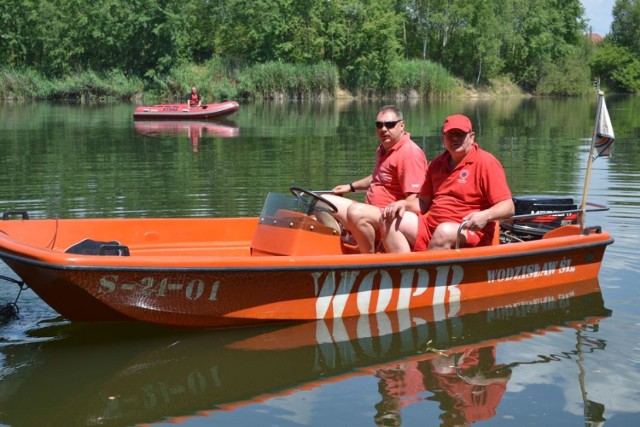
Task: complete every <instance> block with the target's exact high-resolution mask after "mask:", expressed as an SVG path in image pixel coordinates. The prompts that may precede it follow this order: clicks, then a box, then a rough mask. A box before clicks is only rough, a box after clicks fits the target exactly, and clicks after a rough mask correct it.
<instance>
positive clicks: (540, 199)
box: [500, 196, 578, 242]
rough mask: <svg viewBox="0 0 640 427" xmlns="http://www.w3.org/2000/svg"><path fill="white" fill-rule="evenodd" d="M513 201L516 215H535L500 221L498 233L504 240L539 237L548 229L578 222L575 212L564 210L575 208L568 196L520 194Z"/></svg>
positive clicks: (524, 239)
mask: <svg viewBox="0 0 640 427" xmlns="http://www.w3.org/2000/svg"><path fill="white" fill-rule="evenodd" d="M513 203H514V205H515V208H516V216H518V215H535V216H532V217H529V218H523V219H519V220H515V221H502V222H500V231H501V232H500V234H501V236H502V240H503V241H505V242H513V241H528V240H536V239H540V238H542V236H543V235H544V234H545V233H546V232H548V231H550V230H553V229H555V228H558V227H560V226H562V225H568V224H577V222H578V214H577V212H566V211H575V210H576V209H577V205H576V204H574V203H573V199H572V198H570V197H558V196H521V197H514V198H513Z"/></svg>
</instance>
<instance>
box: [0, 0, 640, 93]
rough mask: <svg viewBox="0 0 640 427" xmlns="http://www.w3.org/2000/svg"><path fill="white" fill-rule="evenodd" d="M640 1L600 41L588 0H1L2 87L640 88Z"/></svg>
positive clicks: (619, 7) (620, 0)
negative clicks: (596, 84)
mask: <svg viewBox="0 0 640 427" xmlns="http://www.w3.org/2000/svg"><path fill="white" fill-rule="evenodd" d="M638 1H640V0H617V1H616V3H615V7H614V11H613V15H614V24H613V26H612V32H611V33H610V35H609V36H607V38H606V39H605V40H604V42H602V43H599V44H596V43H593V41H592V38H591V37H588V34H587V33H588V31H587V30H588V27H587V23H586V22H585V21H584V19H583V14H584V10H583V8H582V6H581V3H580V0H564V1H562V2H558V1H557V0H482V1H475V2H469V1H467V0H395V1H389V0H327V1H322V2H320V1H316V0H220V1H217V2H210V1H208V0H180V1H177V0H129V1H127V2H121V1H119V0H99V1H88V0H76V1H73V2H69V1H63V0H40V1H38V2H33V1H30V0H16V1H11V2H3V3H1V4H0V26H1V27H2V28H3V33H2V35H1V36H0V64H3V65H0V98H4V99H54V100H56V99H99V98H112V99H117V100H129V99H131V100H134V101H141V98H142V97H143V96H144V97H145V98H156V99H158V100H162V101H170V100H173V101H178V100H182V99H184V95H185V93H186V92H187V91H188V88H189V87H190V86H191V85H196V86H197V87H198V88H199V90H200V92H201V94H202V95H203V96H204V97H205V99H206V100H209V102H210V101H211V100H222V99H242V98H249V99H257V98H297V99H307V98H317V97H321V98H325V97H335V96H337V95H338V93H343V92H347V93H349V94H352V95H354V96H367V97H372V96H375V97H380V96H394V97H439V96H451V95H454V94H456V93H458V92H459V91H461V90H462V89H463V88H465V89H468V88H473V89H481V90H482V89H485V88H491V87H492V86H493V83H494V82H495V81H500V82H502V84H504V82H510V85H511V86H512V87H513V88H516V89H517V90H519V91H524V92H529V93H533V94H539V95H581V94H584V93H588V92H589V91H590V90H592V89H591V87H592V82H593V80H595V79H598V78H600V79H601V80H602V82H603V84H604V85H605V86H609V87H611V88H612V89H614V90H617V91H625V92H637V91H638V90H640V62H638V58H639V57H640V46H639V45H638V41H637V40H639V39H640V38H639V37H637V36H638V34H635V32H637V31H639V30H638V28H640V25H638V24H639V23H640V22H638V21H640V5H639V4H638Z"/></svg>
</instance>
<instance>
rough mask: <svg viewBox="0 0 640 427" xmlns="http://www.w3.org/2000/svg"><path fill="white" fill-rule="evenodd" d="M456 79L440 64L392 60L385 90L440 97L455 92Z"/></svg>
mask: <svg viewBox="0 0 640 427" xmlns="http://www.w3.org/2000/svg"><path fill="white" fill-rule="evenodd" d="M458 87H459V85H458V83H457V82H456V79H455V78H454V77H453V76H452V75H451V74H450V73H449V72H448V71H447V70H446V69H445V68H444V67H442V66H441V65H439V64H436V63H434V62H430V61H420V60H405V61H394V62H392V63H391V64H390V67H389V78H388V79H387V84H386V87H385V90H387V91H390V92H393V91H396V92H397V91H399V92H408V91H415V92H417V94H418V95H419V96H420V97H442V96H449V95H452V94H454V93H455V92H456V90H457V89H458Z"/></svg>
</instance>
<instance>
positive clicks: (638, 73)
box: [591, 40, 640, 93]
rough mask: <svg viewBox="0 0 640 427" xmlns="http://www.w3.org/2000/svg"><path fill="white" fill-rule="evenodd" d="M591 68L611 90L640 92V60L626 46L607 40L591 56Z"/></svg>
mask: <svg viewBox="0 0 640 427" xmlns="http://www.w3.org/2000/svg"><path fill="white" fill-rule="evenodd" d="M591 69H592V71H593V74H594V76H595V78H598V79H600V82H601V85H602V86H604V87H606V88H608V89H609V90H612V91H616V92H631V93H640V60H638V58H637V56H636V55H634V54H633V53H632V52H631V51H630V50H629V49H628V48H626V47H622V46H618V45H616V44H614V43H613V42H612V41H611V40H605V41H604V42H603V43H601V44H600V45H599V46H598V47H597V48H596V49H595V51H594V53H593V55H592V57H591Z"/></svg>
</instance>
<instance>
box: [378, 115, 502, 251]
mask: <svg viewBox="0 0 640 427" xmlns="http://www.w3.org/2000/svg"><path fill="white" fill-rule="evenodd" d="M442 139H443V142H444V148H445V151H444V152H443V153H442V154H440V155H439V156H438V157H436V158H435V159H433V161H432V162H431V163H430V164H429V169H428V171H427V176H426V179H425V181H424V185H423V187H422V189H421V191H420V197H416V198H412V199H408V200H401V201H397V202H394V203H391V204H389V205H388V206H386V207H385V208H384V210H383V213H382V218H381V222H382V224H381V227H380V228H381V233H382V238H383V241H384V245H385V249H386V251H387V252H410V251H412V250H413V251H415V252H418V251H425V250H427V249H430V250H431V249H450V248H452V247H455V245H456V240H457V239H458V228H459V227H460V225H461V224H463V223H464V225H463V227H462V228H463V230H462V235H461V238H460V240H461V242H460V247H465V246H466V247H474V246H483V245H490V244H491V242H492V241H493V235H494V231H495V222H494V221H496V220H497V219H500V218H506V217H509V216H512V215H513V214H514V212H515V207H514V204H513V200H512V198H511V190H510V189H509V186H508V184H507V179H506V176H505V173H504V169H503V168H502V165H501V164H500V161H498V159H496V158H495V157H494V156H493V155H492V154H490V153H488V152H487V151H484V150H482V149H481V148H479V147H478V143H477V142H476V141H475V133H474V132H473V128H472V126H471V120H469V118H468V117H467V116H464V115H461V114H456V115H453V116H449V117H448V118H447V119H446V120H445V122H444V126H443V128H442Z"/></svg>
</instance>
